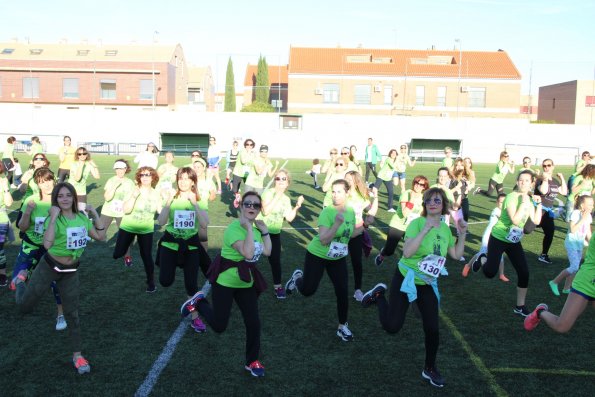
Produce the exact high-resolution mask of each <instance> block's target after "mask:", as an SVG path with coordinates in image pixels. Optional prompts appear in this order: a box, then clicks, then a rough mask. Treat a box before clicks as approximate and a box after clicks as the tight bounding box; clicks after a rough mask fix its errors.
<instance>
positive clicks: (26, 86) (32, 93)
mask: <svg viewBox="0 0 595 397" xmlns="http://www.w3.org/2000/svg"><path fill="white" fill-rule="evenodd" d="M23 98H39V78H38V77H24V78H23Z"/></svg>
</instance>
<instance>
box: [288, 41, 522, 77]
mask: <svg viewBox="0 0 595 397" xmlns="http://www.w3.org/2000/svg"><path fill="white" fill-rule="evenodd" d="M459 56H460V53H459V51H457V50H454V51H442V50H387V49H369V48H304V47H291V50H290V53H289V73H290V74H337V75H362V76H364V75H365V76H405V75H407V76H420V77H458V76H459V64H460V58H459ZM462 61H463V62H462V64H461V68H460V71H461V77H462V78H497V79H520V78H521V74H520V73H519V71H518V70H517V68H516V67H515V66H514V64H513V63H512V60H511V59H510V57H509V56H508V54H507V53H506V52H505V51H493V52H487V51H463V53H462ZM440 63H443V64H440Z"/></svg>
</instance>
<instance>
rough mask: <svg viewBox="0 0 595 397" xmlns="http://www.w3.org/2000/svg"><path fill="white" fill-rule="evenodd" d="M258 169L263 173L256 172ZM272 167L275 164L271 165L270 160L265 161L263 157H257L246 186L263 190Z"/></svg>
mask: <svg viewBox="0 0 595 397" xmlns="http://www.w3.org/2000/svg"><path fill="white" fill-rule="evenodd" d="M256 167H258V168H262V172H261V173H260V174H259V173H257V172H256ZM272 167H273V164H272V163H271V160H269V159H268V158H267V159H264V158H262V157H257V158H256V159H255V160H254V162H253V163H252V166H251V167H250V171H249V173H248V177H247V178H246V185H248V186H252V187H255V188H262V187H263V186H264V179H265V178H266V176H267V173H268V172H269V170H270V169H271V168H272Z"/></svg>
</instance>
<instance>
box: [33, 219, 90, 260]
mask: <svg viewBox="0 0 595 397" xmlns="http://www.w3.org/2000/svg"><path fill="white" fill-rule="evenodd" d="M49 221H50V218H49V217H48V218H46V220H45V226H44V227H45V230H47V228H48V225H49ZM91 227H92V224H91V220H90V219H89V218H87V217H86V216H85V215H84V214H83V213H81V212H79V213H77V214H75V217H74V219H67V218H66V217H64V216H62V215H60V216H58V219H56V227H55V230H56V234H55V240H54V244H53V245H52V246H51V247H50V249H49V250H48V252H49V253H50V254H51V255H52V256H71V257H72V258H73V259H74V260H76V259H78V258H80V257H81V255H83V252H84V251H85V247H86V246H87V241H88V235H89V230H90V229H91Z"/></svg>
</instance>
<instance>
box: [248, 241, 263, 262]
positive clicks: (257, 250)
mask: <svg viewBox="0 0 595 397" xmlns="http://www.w3.org/2000/svg"><path fill="white" fill-rule="evenodd" d="M263 252H264V245H263V244H262V243H261V242H258V241H255V242H254V256H253V257H252V259H250V260H248V259H246V262H256V261H258V259H259V258H260V255H262V253H263Z"/></svg>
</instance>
